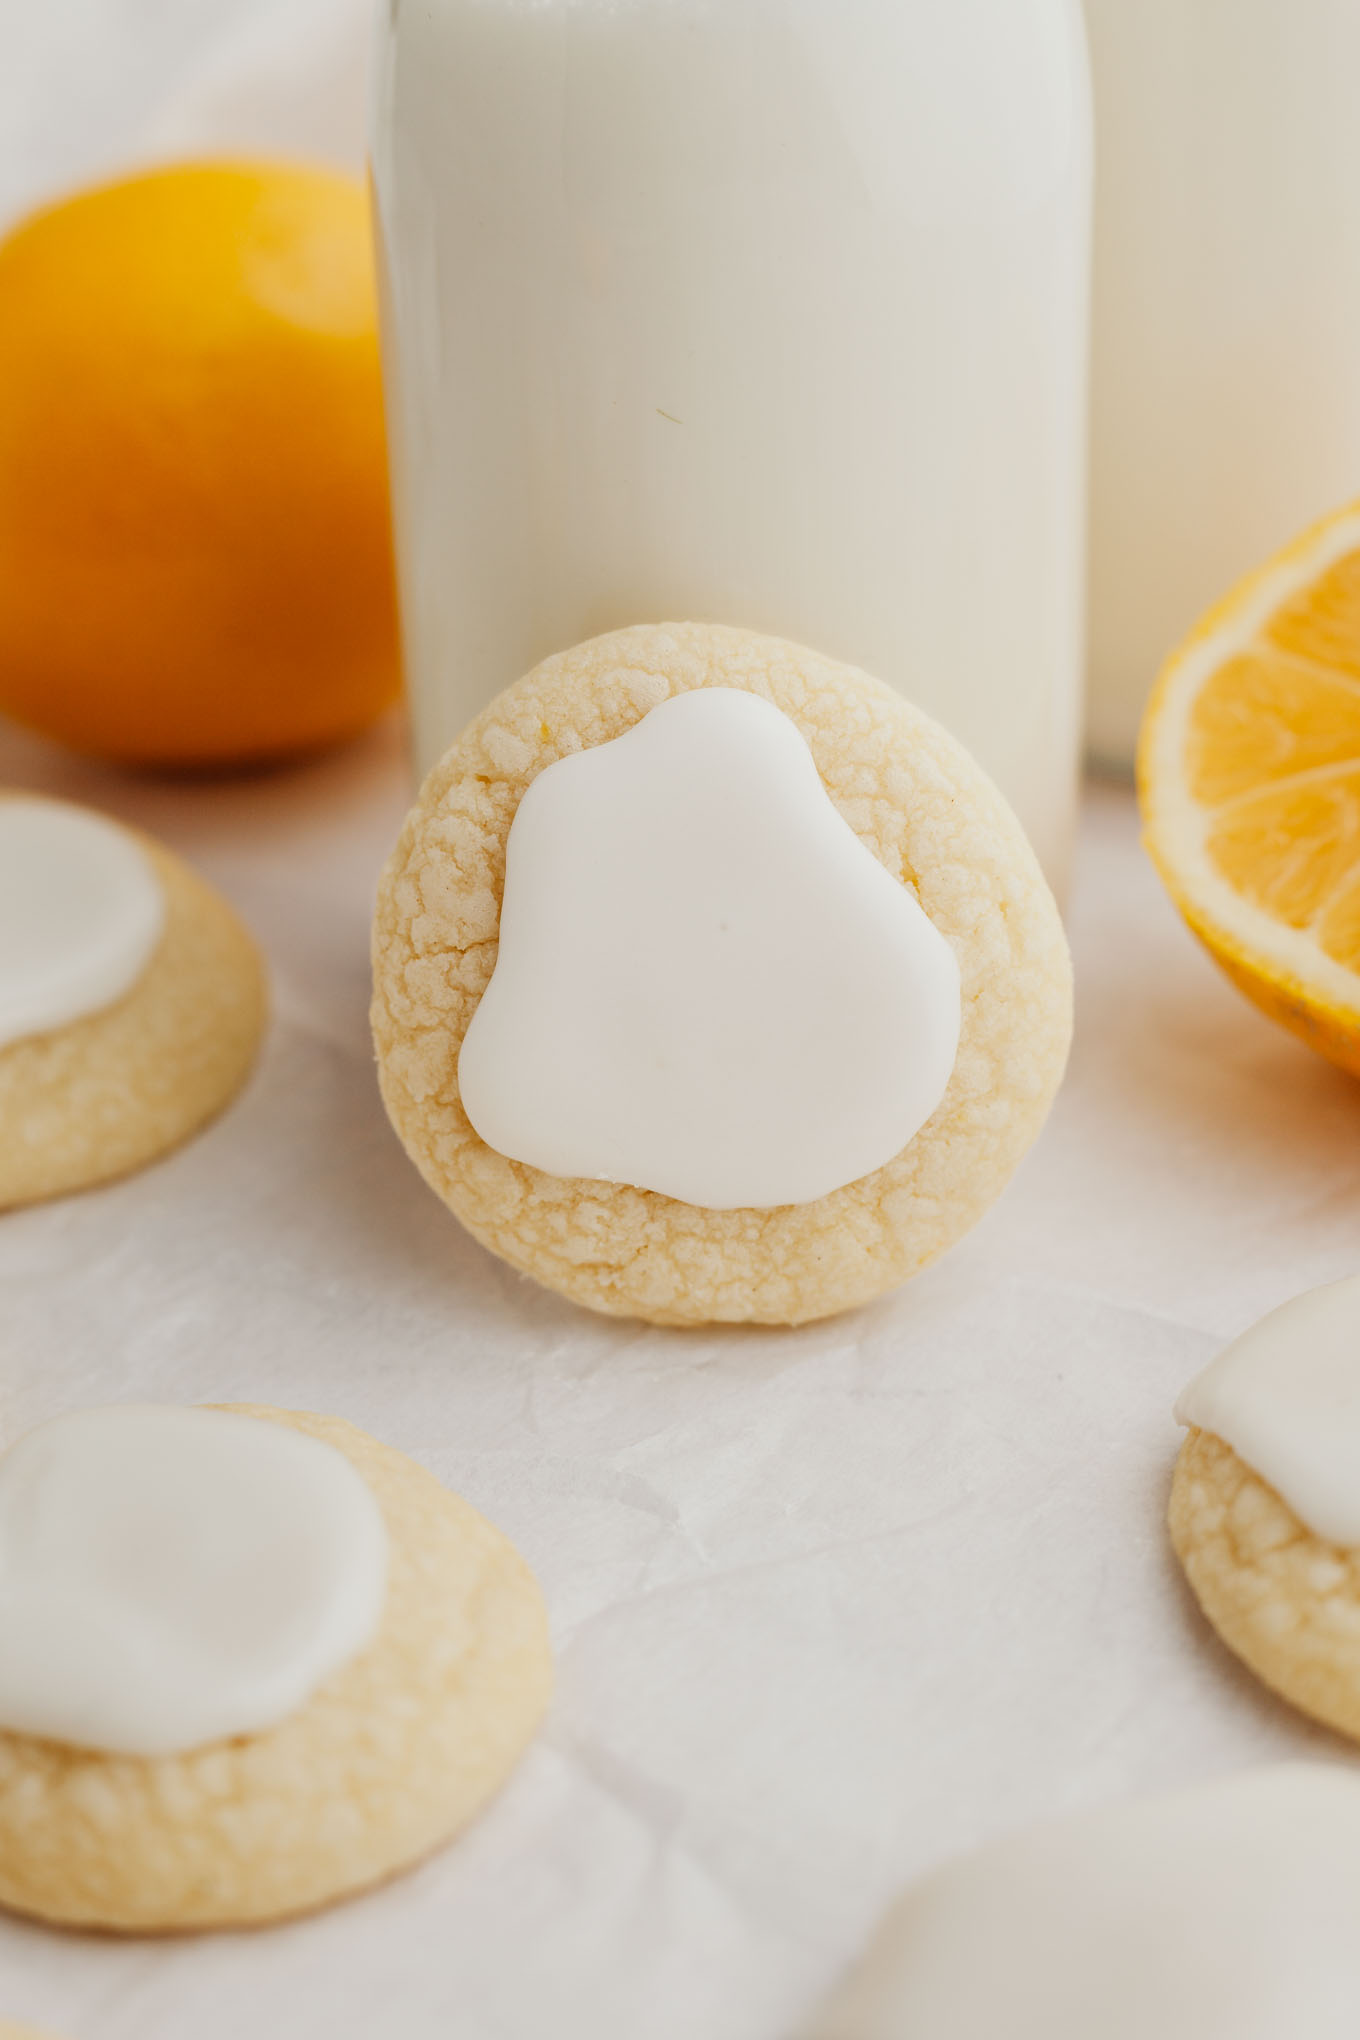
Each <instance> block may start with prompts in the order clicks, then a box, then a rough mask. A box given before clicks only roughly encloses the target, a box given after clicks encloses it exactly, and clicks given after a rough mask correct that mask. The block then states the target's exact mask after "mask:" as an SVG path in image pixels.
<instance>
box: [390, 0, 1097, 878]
mask: <svg viewBox="0 0 1360 2040" xmlns="http://www.w3.org/2000/svg"><path fill="white" fill-rule="evenodd" d="M387 16H388V18H387V22H386V26H385V28H384V30H383V39H382V48H381V51H380V57H379V67H378V85H377V90H378V119H377V134H376V142H375V178H376V187H377V198H378V209H379V216H380V227H381V237H382V242H383V264H384V269H385V276H384V294H385V306H384V323H385V353H386V362H387V374H388V392H389V411H390V423H391V432H392V440H393V458H394V467H395V482H396V505H397V530H398V544H399V552H400V560H401V572H402V582H403V612H404V623H405V631H406V639H407V653H408V664H409V671H410V676H411V685H412V695H413V700H414V705H415V721H416V746H417V751H418V755H419V760H420V763H421V765H422V766H428V765H429V764H430V763H431V762H432V761H433V759H434V758H435V757H437V756H438V754H439V752H440V751H441V750H442V749H443V748H444V747H445V746H446V745H447V744H448V743H449V742H450V740H451V739H452V738H453V737H454V736H456V734H457V733H458V731H459V729H460V728H461V727H462V725H463V724H464V723H465V722H466V720H467V719H468V717H469V716H470V715H472V714H473V713H474V712H475V711H476V710H477V709H479V708H480V707H481V706H482V705H483V704H484V702H485V701H486V700H487V699H489V697H490V696H491V695H492V694H493V693H494V692H495V691H496V690H497V689H499V688H501V687H502V686H504V685H506V684H507V683H508V682H510V681H512V680H514V679H516V678H517V677H518V676H519V674H520V673H522V672H523V671H525V670H526V669H527V668H528V667H529V666H531V665H533V664H534V663H535V662H536V661H537V660H538V659H540V658H542V657H544V656H545V655H546V654H547V653H549V652H551V651H554V650H557V649H559V648H561V647H563V646H565V645H569V644H572V643H574V642H575V641H576V640H578V639H580V638H584V637H589V636H592V635H594V634H595V633H597V632H599V631H604V630H609V629H612V628H614V627H616V626H618V625H621V624H626V623H636V622H646V621H661V620H663V619H667V618H673V619H691V618H692V619H697V620H700V621H704V622H722V623H734V624H742V625H745V626H748V627H749V628H752V629H756V630H765V631H772V632H776V633H779V634H781V635H783V636H786V637H791V638H794V639H797V640H800V641H801V642H803V643H806V644H808V645H811V646H813V647H814V648H815V649H817V650H819V651H822V652H825V653H828V654H831V655H833V656H835V657H838V658H842V659H847V660H850V661H852V662H854V663H856V664H859V665H862V666H865V667H867V668H868V669H869V670H870V671H871V672H876V673H878V674H879V675H880V676H881V677H882V678H884V679H886V680H888V681H891V682H892V683H893V684H894V685H896V686H898V687H900V688H902V690H903V691H904V692H905V693H907V694H909V695H911V696H912V698H913V699H915V700H916V701H918V702H920V703H921V704H922V706H924V707H925V708H927V709H928V710H930V711H932V712H933V713H934V714H936V715H937V716H939V717H940V718H941V719H942V720H943V721H944V722H945V723H947V724H948V725H949V727H950V728H951V729H952V730H953V731H954V732H955V733H956V734H957V735H958V736H959V737H961V738H962V739H963V741H964V742H965V743H966V744H968V745H969V746H970V747H971V748H972V749H973V750H974V751H975V752H976V753H977V755H978V757H979V758H980V759H981V760H982V761H983V763H984V764H985V765H987V766H988V767H989V768H990V769H991V771H992V772H993V773H994V775H995V776H996V778H997V779H998V780H999V781H1000V783H1001V785H1002V787H1003V788H1004V790H1005V791H1006V792H1007V793H1008V794H1009V796H1010V798H1011V800H1012V802H1013V803H1014V804H1015V806H1016V807H1017V809H1018V810H1019V812H1020V815H1021V817H1022V819H1023V820H1024V822H1025V823H1026V825H1027V827H1028V828H1029V830H1030V832H1031V835H1032V836H1033V838H1034V840H1035V842H1036V844H1037V845H1038V847H1039V849H1040V851H1041V853H1042V855H1043V856H1044V858H1045V860H1046V862H1047V864H1048V867H1049V869H1050V871H1051V872H1055V873H1056V872H1059V871H1060V870H1061V867H1062V864H1063V861H1064V858H1065V855H1066V849H1067V843H1068V834H1069V828H1070V822H1071V814H1072V804H1073V779H1074V771H1073V768H1074V759H1075V753H1076V745H1077V724H1078V701H1079V669H1080V663H1081V602H1082V592H1081V591H1082V578H1083V466H1084V411H1085V367H1084V364H1085V342H1086V305H1087V224H1088V221H1087V213H1088V189H1089V121H1088V104H1087V80H1086V69H1085V51H1084V44H1083V36H1082V28H1081V22H1080V14H1079V7H1078V0H388V7H387Z"/></svg>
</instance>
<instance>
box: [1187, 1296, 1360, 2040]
mask: <svg viewBox="0 0 1360 2040" xmlns="http://www.w3.org/2000/svg"><path fill="white" fill-rule="evenodd" d="M1176 1420H1177V1422H1178V1423H1181V1424H1186V1425H1191V1424H1193V1425H1194V1426H1195V1427H1196V1428H1197V1429H1199V1430H1201V1431H1212V1432H1213V1434H1214V1436H1215V1437H1216V1438H1221V1439H1222V1440H1223V1443H1224V1444H1225V1445H1231V1447H1232V1449H1233V1451H1234V1452H1235V1453H1236V1454H1237V1456H1238V1458H1239V1459H1241V1460H1243V1461H1245V1463H1246V1464H1247V1465H1248V1466H1249V1467H1251V1469H1252V1470H1253V1472H1255V1473H1258V1474H1260V1476H1261V1478H1262V1479H1263V1480H1265V1481H1268V1482H1269V1483H1270V1485H1271V1486H1272V1487H1273V1488H1274V1489H1275V1491H1276V1492H1277V1494H1279V1495H1281V1496H1283V1498H1284V1500H1285V1501H1286V1502H1288V1504H1289V1506H1290V1508H1291V1509H1292V1510H1293V1511H1294V1514H1295V1515H1296V1516H1297V1517H1298V1518H1299V1521H1300V1522H1301V1523H1305V1524H1306V1525H1307V1527H1308V1528H1309V1529H1310V1530H1311V1531H1312V1532H1313V1533H1314V1535H1315V1536H1318V1537H1322V1538H1325V1539H1326V1540H1327V1541H1328V1542H1329V1543H1331V1544H1344V1545H1350V1546H1360V1276H1351V1277H1350V1278H1349V1279H1348V1280H1347V1281H1344V1282H1332V1283H1329V1284H1328V1285H1327V1287H1326V1288H1325V1289H1314V1290H1310V1291H1309V1292H1308V1293H1307V1294H1306V1295H1303V1296H1296V1297H1294V1298H1292V1299H1291V1301H1290V1302H1288V1303H1286V1304H1282V1305H1281V1306H1280V1308H1279V1309H1278V1310H1273V1311H1271V1313H1270V1315H1269V1316H1268V1317H1264V1318H1262V1319H1261V1321H1260V1323H1259V1324H1256V1325H1253V1326H1252V1327H1251V1330H1250V1331H1247V1332H1244V1333H1243V1334H1242V1336H1241V1338H1240V1339H1235V1340H1234V1341H1233V1343H1232V1345H1230V1346H1228V1347H1226V1348H1225V1349H1224V1351H1223V1352H1221V1353H1220V1354H1219V1355H1218V1356H1217V1358H1216V1359H1213V1360H1211V1361H1210V1362H1209V1365H1208V1366H1207V1367H1206V1368H1205V1370H1204V1372H1203V1373H1202V1374H1200V1375H1199V1376H1198V1377H1197V1378H1196V1379H1195V1380H1194V1381H1192V1382H1191V1384H1190V1386H1189V1387H1188V1388H1187V1389H1186V1390H1185V1392H1184V1394H1183V1395H1182V1396H1181V1398H1180V1401H1179V1402H1178V1403H1177V1404H1176ZM1357 2031H1360V2010H1358V2011H1357Z"/></svg>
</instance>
